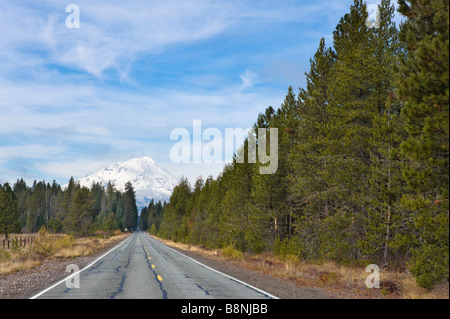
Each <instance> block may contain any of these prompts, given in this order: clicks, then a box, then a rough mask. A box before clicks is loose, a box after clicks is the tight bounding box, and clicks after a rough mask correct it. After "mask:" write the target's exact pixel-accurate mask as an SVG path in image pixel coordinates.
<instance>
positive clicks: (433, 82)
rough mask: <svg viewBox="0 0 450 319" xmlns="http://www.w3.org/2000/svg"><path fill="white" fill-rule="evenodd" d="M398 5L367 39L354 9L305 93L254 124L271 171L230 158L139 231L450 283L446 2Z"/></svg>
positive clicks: (362, 11)
mask: <svg viewBox="0 0 450 319" xmlns="http://www.w3.org/2000/svg"><path fill="white" fill-rule="evenodd" d="M399 4H400V9H399V11H400V13H401V14H402V15H403V16H405V17H406V21H405V22H404V23H402V25H401V26H400V27H397V26H396V25H395V23H394V21H393V18H394V14H395V9H394V6H393V5H391V3H390V1H388V0H383V1H381V5H380V6H379V13H380V14H379V25H378V26H377V27H376V28H373V27H370V26H368V25H367V23H366V21H367V17H368V14H367V11H366V5H365V3H364V2H363V1H361V0H355V1H354V4H353V5H352V6H351V7H350V12H349V13H348V14H346V15H345V16H344V17H343V18H342V19H341V20H340V22H339V24H338V25H337V27H336V29H335V31H334V33H333V46H332V47H329V48H327V47H326V43H325V40H324V39H322V40H321V41H320V44H319V48H318V50H317V52H316V54H315V55H314V57H313V58H312V59H311V61H310V71H309V72H308V73H307V74H306V77H307V85H306V88H300V91H299V93H298V94H297V95H296V93H295V92H294V90H293V89H292V87H290V88H289V90H288V93H287V95H286V98H285V100H284V102H283V104H282V105H281V106H280V108H278V109H276V110H275V109H274V108H272V107H268V108H267V109H266V110H265V112H264V113H261V114H260V115H259V116H258V118H257V120H256V123H255V125H254V129H255V130H254V131H255V132H258V129H260V128H264V129H266V130H267V134H270V133H269V128H278V131H279V132H278V134H279V141H278V144H279V165H278V171H277V172H276V173H275V174H272V175H262V174H259V167H260V166H261V164H259V163H256V164H252V163H249V161H248V160H246V161H245V163H237V161H236V158H235V159H234V161H233V162H232V163H231V164H229V165H227V166H226V167H225V168H224V170H223V172H222V173H221V174H220V176H219V177H218V178H217V179H214V178H212V177H209V178H208V179H206V180H203V179H202V178H201V177H200V178H199V179H198V180H197V181H196V183H195V185H194V186H193V187H191V186H190V185H189V183H188V181H187V180H186V179H184V180H182V181H181V182H180V184H179V185H178V186H177V187H176V188H175V189H174V191H173V194H172V197H171V198H170V203H169V204H168V205H167V206H166V207H165V209H164V210H163V212H162V213H161V214H160V215H158V218H156V219H154V220H155V222H153V223H152V224H148V227H150V226H151V227H153V232H157V233H158V235H160V236H162V237H166V238H171V239H173V240H176V241H184V242H189V243H194V244H201V245H205V246H207V247H211V248H219V247H225V246H229V245H233V246H234V247H235V248H237V249H239V250H241V251H249V252H262V251H273V252H274V253H276V254H278V255H280V256H282V257H283V256H287V255H291V256H296V257H297V258H299V259H301V260H313V261H317V260H333V261H336V262H339V263H345V264H367V263H377V264H378V265H380V266H387V267H409V269H410V270H411V272H412V274H413V275H414V276H415V277H416V279H417V282H418V283H419V284H420V285H421V286H423V287H428V288H430V287H433V286H434V285H435V284H437V283H439V282H441V281H442V280H446V279H447V280H448V259H449V224H448V208H449V205H448V181H449V180H448V177H449V175H448V173H449V172H448V165H449V162H448V158H449V128H448V124H449V123H448V122H449V119H448V117H449V113H448V109H449V100H448V97H449V82H448V80H449V74H448V71H449V64H448V63H449V62H448V58H449V54H448V50H449V33H448V32H449V31H448V27H449V23H448V22H449V7H448V1H447V0H437V1H436V0H411V1H408V2H407V1H404V0H400V1H399ZM248 149H249V147H248V141H246V143H244V145H243V146H242V149H241V150H240V151H241V152H243V154H248ZM246 156H247V155H246ZM161 216H162V217H161Z"/></svg>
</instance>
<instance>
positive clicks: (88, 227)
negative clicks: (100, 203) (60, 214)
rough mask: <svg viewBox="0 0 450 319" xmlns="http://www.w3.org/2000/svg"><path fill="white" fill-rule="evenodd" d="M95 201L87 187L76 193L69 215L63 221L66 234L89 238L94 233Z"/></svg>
mask: <svg viewBox="0 0 450 319" xmlns="http://www.w3.org/2000/svg"><path fill="white" fill-rule="evenodd" d="M94 218H95V200H94V198H93V196H92V194H91V192H90V191H89V189H88V188H87V187H81V188H80V189H79V190H77V191H76V193H75V195H74V197H73V200H72V203H71V205H70V210H69V214H68V215H67V217H66V218H65V219H64V220H63V227H64V232H66V233H72V234H75V235H77V236H89V235H91V234H92V233H93V231H94Z"/></svg>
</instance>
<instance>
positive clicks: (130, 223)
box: [123, 182, 138, 231]
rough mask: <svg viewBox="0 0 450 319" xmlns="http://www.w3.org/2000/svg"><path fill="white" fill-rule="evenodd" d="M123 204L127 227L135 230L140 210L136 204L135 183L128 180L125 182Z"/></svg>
mask: <svg viewBox="0 0 450 319" xmlns="http://www.w3.org/2000/svg"><path fill="white" fill-rule="evenodd" d="M123 206H124V214H125V227H126V228H127V229H128V230H129V231H130V230H134V229H135V228H136V226H137V223H138V211H137V206H136V194H135V192H134V188H133V184H132V183H131V182H127V183H126V184H125V192H124V194H123Z"/></svg>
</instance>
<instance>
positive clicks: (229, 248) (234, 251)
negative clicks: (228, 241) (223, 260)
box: [222, 245, 244, 259]
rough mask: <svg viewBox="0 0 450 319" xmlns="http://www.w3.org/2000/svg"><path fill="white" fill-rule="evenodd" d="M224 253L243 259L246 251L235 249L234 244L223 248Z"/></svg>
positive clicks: (229, 256)
mask: <svg viewBox="0 0 450 319" xmlns="http://www.w3.org/2000/svg"><path fill="white" fill-rule="evenodd" d="M222 254H223V255H224V256H225V257H228V258H231V259H243V258H244V253H243V252H241V251H239V250H237V249H235V248H234V246H233V245H229V246H227V247H225V248H223V249H222Z"/></svg>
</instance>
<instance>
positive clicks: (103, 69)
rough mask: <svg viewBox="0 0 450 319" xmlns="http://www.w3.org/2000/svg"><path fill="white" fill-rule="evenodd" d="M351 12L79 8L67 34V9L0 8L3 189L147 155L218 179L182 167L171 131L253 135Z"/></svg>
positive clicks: (166, 0)
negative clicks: (197, 125)
mask: <svg viewBox="0 0 450 319" xmlns="http://www.w3.org/2000/svg"><path fill="white" fill-rule="evenodd" d="M351 2H352V1H351V0H346V1H332V0H326V1H322V2H311V1H306V0H305V1H301V0H286V1H283V2H277V1H275V2H274V1H256V0H250V1H240V0H230V1H219V0H196V1H193V0H150V1H149V0H130V1H114V2H112V1H106V0H101V1H100V0H99V1H90V0H77V1H75V3H76V4H77V5H78V6H79V8H80V19H81V27H80V28H79V29H68V28H67V27H66V26H65V19H66V17H67V15H68V13H66V11H65V9H66V5H67V4H68V3H62V2H61V1H59V0H42V1H34V0H21V1H14V0H2V1H0V30H2V32H0V114H1V115H0V135H1V138H0V178H1V180H2V181H5V180H10V181H14V180H15V179H16V178H20V177H27V178H29V179H34V178H36V179H44V178H45V179H47V180H51V179H53V178H54V177H58V178H61V180H60V182H61V183H65V182H67V181H66V180H65V179H67V178H68V177H70V176H72V175H73V176H77V175H80V176H81V175H86V174H89V173H92V170H94V169H98V168H101V167H103V165H110V164H113V163H114V162H116V161H119V160H127V159H129V158H131V157H136V156H144V155H148V156H151V157H154V158H155V160H157V161H159V162H160V163H161V165H162V166H165V167H170V168H171V169H172V170H175V171H176V173H177V174H178V175H180V176H181V175H188V174H183V171H190V172H191V174H194V173H195V174H196V175H199V174H200V173H201V172H202V170H203V173H201V174H202V175H204V176H207V175H209V173H208V172H215V173H217V172H219V171H220V165H205V166H202V165H197V166H195V167H185V166H177V167H175V166H174V165H173V164H172V163H171V162H170V159H169V153H170V148H171V146H172V145H173V143H172V141H170V139H169V136H170V131H171V130H172V129H174V128H176V127H185V128H188V129H189V128H190V127H191V125H192V121H193V120H194V119H201V120H202V124H203V125H204V126H205V128H206V127H216V128H219V129H221V130H222V129H224V128H225V127H232V128H236V127H241V128H247V127H249V126H251V125H252V124H253V121H254V120H256V117H257V114H258V113H259V112H261V111H263V110H264V109H265V108H266V107H267V106H269V105H272V106H274V107H277V106H279V105H280V104H281V102H282V100H283V98H284V94H285V93H286V91H287V87H288V85H290V84H292V85H293V86H294V87H295V86H296V87H298V86H300V85H301V83H302V81H303V72H304V71H307V68H308V67H309V58H310V57H311V56H312V54H314V51H315V48H316V47H317V45H318V43H319V40H320V37H321V36H330V34H331V33H332V30H333V28H334V26H335V24H336V23H337V22H338V19H339V17H340V16H341V15H342V14H343V13H345V12H346V11H347V9H348V6H349V4H350V3H351ZM22 174H25V175H26V176H22ZM192 176H193V175H191V177H192Z"/></svg>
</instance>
